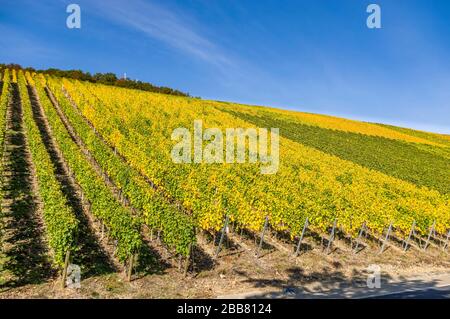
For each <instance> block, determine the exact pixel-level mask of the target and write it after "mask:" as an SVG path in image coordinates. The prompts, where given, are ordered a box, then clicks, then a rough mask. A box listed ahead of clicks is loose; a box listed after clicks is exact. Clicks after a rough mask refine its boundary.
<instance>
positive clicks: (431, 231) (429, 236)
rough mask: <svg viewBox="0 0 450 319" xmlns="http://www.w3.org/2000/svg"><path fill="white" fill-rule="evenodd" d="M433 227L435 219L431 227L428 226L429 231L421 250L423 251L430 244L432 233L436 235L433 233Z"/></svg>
mask: <svg viewBox="0 0 450 319" xmlns="http://www.w3.org/2000/svg"><path fill="white" fill-rule="evenodd" d="M435 227H436V221H434V222H433V225H432V226H431V228H430V232H429V233H428V238H427V241H426V243H425V246H424V247H423V250H424V251H425V250H427V248H428V245H429V244H430V239H431V236H432V235H433V234H435V235H436V233H435Z"/></svg>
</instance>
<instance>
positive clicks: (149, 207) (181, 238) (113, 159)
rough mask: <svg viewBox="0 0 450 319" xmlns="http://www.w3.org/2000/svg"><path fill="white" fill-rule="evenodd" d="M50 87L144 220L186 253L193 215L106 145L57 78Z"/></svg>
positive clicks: (50, 81)
mask: <svg viewBox="0 0 450 319" xmlns="http://www.w3.org/2000/svg"><path fill="white" fill-rule="evenodd" d="M47 86H48V87H49V88H50V89H51V91H52V93H53V94H54V96H55V98H56V99H57V101H58V104H59V106H60V107H61V109H62V111H63V113H64V114H65V116H66V118H67V119H68V121H69V122H70V125H71V126H72V127H73V128H74V130H75V132H76V134H77V135H78V136H79V138H80V139H81V140H82V141H83V143H84V145H85V146H86V147H87V148H88V150H89V151H90V153H91V154H92V155H93V157H94V158H95V159H96V161H97V162H98V163H99V165H100V166H101V167H102V169H103V170H104V171H106V172H107V174H108V176H110V177H111V179H112V180H113V181H114V183H115V184H116V185H117V187H118V188H119V189H120V190H121V191H122V192H123V194H125V196H126V197H127V198H128V199H129V200H130V203H131V205H132V206H133V207H135V208H137V209H138V210H139V211H141V212H143V216H142V218H143V219H144V222H145V223H146V224H147V225H148V226H149V227H151V228H154V229H158V230H160V231H161V232H162V240H163V242H164V243H165V244H166V245H167V246H168V247H170V248H173V249H175V251H176V252H177V253H181V254H184V255H187V254H188V253H189V245H191V244H194V243H195V240H196V237H195V231H194V225H193V221H192V220H191V217H190V216H187V215H186V214H184V213H182V212H180V211H178V210H177V208H176V207H174V206H173V205H169V204H168V203H167V201H166V200H164V198H162V196H161V194H159V193H157V191H155V190H154V189H153V188H152V187H149V185H148V183H147V182H146V180H145V179H144V178H143V177H142V176H141V175H140V174H139V173H138V172H137V171H136V170H134V169H132V168H131V167H130V166H129V165H128V164H127V163H125V162H124V161H123V160H122V159H120V158H119V157H118V156H117V155H116V154H114V152H113V150H112V149H111V148H110V147H109V146H107V145H105V143H104V142H103V141H102V140H101V139H100V138H99V137H98V136H97V135H96V134H95V132H94V131H93V130H92V129H91V127H90V126H89V124H88V123H87V122H86V121H85V119H84V118H83V117H82V115H81V114H79V113H78V112H77V111H76V110H75V109H74V107H73V106H72V105H71V104H70V101H69V100H68V99H67V98H66V97H65V96H64V94H63V92H62V90H61V87H60V86H59V85H58V83H57V82H55V80H54V79H52V78H51V77H48V78H47Z"/></svg>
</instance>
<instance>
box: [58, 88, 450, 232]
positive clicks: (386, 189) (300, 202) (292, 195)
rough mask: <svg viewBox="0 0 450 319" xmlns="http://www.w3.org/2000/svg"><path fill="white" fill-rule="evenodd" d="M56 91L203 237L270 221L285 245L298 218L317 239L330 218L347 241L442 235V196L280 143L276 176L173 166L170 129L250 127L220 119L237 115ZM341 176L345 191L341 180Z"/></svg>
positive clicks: (131, 93) (367, 128) (445, 217)
mask: <svg viewBox="0 0 450 319" xmlns="http://www.w3.org/2000/svg"><path fill="white" fill-rule="evenodd" d="M49 81H58V80H56V79H49ZM62 83H63V85H64V88H65V90H67V92H68V93H69V94H70V96H71V97H72V99H73V100H74V101H75V103H76V104H77V105H78V107H79V108H80V111H81V112H82V114H83V115H84V116H85V117H86V118H87V119H88V120H89V121H90V122H91V123H92V124H93V125H94V126H95V128H96V130H98V132H100V133H101V134H102V135H103V136H104V137H105V138H106V139H107V140H108V142H109V143H110V144H111V145H112V146H114V147H115V148H117V150H118V151H119V152H120V153H121V154H122V155H124V156H125V158H126V159H127V161H128V163H129V164H130V165H132V166H133V167H135V168H136V169H138V170H139V171H140V172H142V173H143V174H145V175H146V176H147V177H149V178H150V179H151V180H153V181H154V182H155V184H157V185H159V186H160V187H162V188H164V190H165V191H166V192H167V193H168V194H169V195H170V196H172V197H173V198H176V199H177V200H179V201H180V202H181V203H182V204H183V205H184V206H185V207H187V208H189V209H192V211H193V212H194V216H195V218H196V221H197V224H198V225H199V226H200V227H201V228H204V229H209V230H212V229H214V230H218V229H220V227H221V226H222V224H223V219H224V215H225V214H229V216H230V218H231V220H232V221H234V222H235V223H236V224H237V225H238V226H239V227H245V228H247V229H249V230H253V231H258V230H260V229H261V227H262V225H263V224H264V219H265V217H266V216H269V219H270V224H271V227H273V228H274V229H276V230H280V231H288V232H289V233H290V234H291V236H292V237H293V236H296V235H298V233H299V232H300V231H301V228H302V226H303V222H304V220H305V218H306V217H308V218H309V219H310V221H311V224H312V227H313V228H315V229H317V230H318V231H320V232H325V231H326V230H327V228H328V227H329V226H330V225H332V223H333V221H334V220H335V219H336V218H337V219H338V223H339V226H340V227H341V228H343V229H344V230H345V231H346V232H348V233H349V234H351V235H355V234H356V233H357V231H358V229H359V228H360V227H361V225H362V224H363V223H364V222H366V223H367V226H368V227H369V228H370V229H371V231H373V232H374V233H375V234H380V233H381V232H382V231H383V229H384V228H385V227H387V225H389V223H391V222H393V223H394V226H395V228H396V230H397V231H398V232H399V233H400V234H402V235H403V234H405V233H407V232H408V231H409V229H410V227H411V224H412V222H413V221H414V220H415V221H416V223H417V227H418V231H419V232H421V233H422V234H424V233H426V232H427V231H428V228H429V227H430V226H431V224H432V223H433V221H434V220H436V222H437V229H438V231H439V232H440V233H445V232H446V230H447V229H449V228H450V201H449V197H448V196H447V195H441V194H440V193H438V192H437V191H434V190H429V189H427V188H420V187H417V186H415V185H414V184H411V183H408V182H405V181H402V180H399V179H396V178H393V177H390V176H387V175H385V174H382V173H380V172H376V171H373V170H370V169H367V168H364V167H361V166H359V165H356V164H354V163H352V162H349V161H345V160H342V159H340V158H338V157H335V156H332V155H329V154H326V153H323V152H320V151H318V150H315V149H313V148H310V147H306V146H304V145H302V144H299V143H296V142H293V141H291V140H288V139H285V138H280V169H279V171H278V173H277V174H275V175H261V174H260V172H259V167H260V166H259V165H260V164H248V163H246V164H239V165H238V164H213V165H211V164H174V163H173V162H172V160H171V157H170V152H171V149H172V147H173V145H174V142H173V141H172V140H171V138H170V136H171V133H172V131H173V129H175V128H177V127H186V128H188V129H190V130H191V131H192V126H193V121H194V120H196V119H202V120H203V126H204V127H205V128H206V127H218V128H221V129H222V130H223V131H225V128H238V127H243V128H245V127H252V125H251V124H249V123H247V122H245V121H243V120H241V119H237V118H236V117H233V116H232V115H230V114H229V113H227V112H223V111H222V110H223V108H225V107H238V106H233V105H231V104H224V103H219V102H211V101H202V100H198V99H192V98H185V97H176V96H168V95H162V94H155V93H148V92H142V91H136V90H128V89H123V88H117V87H110V86H103V85H98V84H91V83H81V82H77V81H71V80H63V81H62ZM57 85H58V84H57ZM60 85H61V84H59V86H60ZM55 86H56V85H55ZM239 107H240V106H239ZM247 108H248V109H251V107H248V106H247ZM286 114H289V115H290V116H296V117H298V119H299V120H301V121H304V122H308V121H309V122H308V123H310V124H314V125H322V126H324V127H333V128H334V129H342V130H348V131H354V132H359V133H364V134H370V135H377V136H384V137H389V138H395V139H403V140H410V141H414V142H423V141H421V140H420V138H414V137H411V136H408V135H406V134H401V133H398V132H395V131H391V130H389V129H383V128H380V127H378V126H373V125H369V124H365V123H357V122H353V121H348V120H341V119H336V118H331V117H324V116H318V115H309V114H308V115H304V114H300V113H298V114H297V115H295V114H296V113H293V112H286ZM280 129H281V130H282V128H280ZM426 142H428V141H426ZM343 176H344V177H345V180H347V182H343V181H342V180H343V179H342V178H341V177H343Z"/></svg>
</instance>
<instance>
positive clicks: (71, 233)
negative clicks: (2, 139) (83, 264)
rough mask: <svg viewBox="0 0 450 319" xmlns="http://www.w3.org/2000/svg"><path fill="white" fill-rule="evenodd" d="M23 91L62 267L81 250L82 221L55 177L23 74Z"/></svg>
mask: <svg viewBox="0 0 450 319" xmlns="http://www.w3.org/2000/svg"><path fill="white" fill-rule="evenodd" d="M18 83H19V90H20V98H21V101H22V105H23V120H24V125H25V129H26V136H27V140H28V145H29V148H30V152H31V157H32V161H33V163H34V166H35V168H36V177H37V183H38V189H39V195H40V198H41V199H42V202H43V218H44V222H45V226H46V231H47V237H48V243H49V246H50V248H51V250H52V252H53V257H54V262H55V263H56V264H57V265H59V266H62V265H63V264H64V258H65V254H66V252H68V251H75V250H76V248H77V237H78V229H79V227H78V226H79V225H78V220H77V218H76V216H75V213H74V212H73V210H72V208H71V207H70V206H69V205H68V203H67V200H66V198H65V197H64V194H63V193H62V191H61V184H60V183H59V182H58V180H57V179H56V177H55V167H54V165H53V163H52V161H51V158H50V155H49V154H48V152H47V149H46V147H45V145H44V142H43V140H42V136H41V134H40V131H39V128H38V126H37V124H36V123H35V121H34V119H33V113H32V106H31V103H30V99H29V96H28V94H27V84H26V80H25V77H24V75H23V73H22V72H19V82H18Z"/></svg>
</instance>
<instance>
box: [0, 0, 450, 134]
mask: <svg viewBox="0 0 450 319" xmlns="http://www.w3.org/2000/svg"><path fill="white" fill-rule="evenodd" d="M1 2H2V3H1V6H0V48H1V49H0V62H3V63H5V62H6V63H9V62H15V63H20V64H22V65H25V66H33V67H36V68H48V67H57V68H61V69H71V68H76V69H82V70H85V71H90V72H108V71H111V72H114V73H117V74H123V73H124V72H126V73H127V75H128V77H131V78H135V79H139V80H144V81H149V82H151V83H154V84H157V85H164V86H170V87H174V88H177V89H180V90H183V91H187V92H189V93H190V94H192V95H194V96H201V97H203V98H208V99H216V100H226V101H235V102H241V103H249V104H257V105H268V106H275V107H280V108H285V109H295V110H301V111H307V112H314V113H323V114H332V115H338V116H343V117H348V118H354V119H360V120H366V121H376V122H383V123H391V124H397V125H401V126H407V127H414V128H418V129H424V130H430V131H436V132H442V133H450V19H449V18H448V17H449V15H450V1H448V0H384V1H381V0H372V1H360V0H292V1H288V0H278V1H276V0H259V1H251V0H183V1H181V0H180V1H176V0H164V1H153V0H149V1H144V0H126V1H119V0H108V1H103V0H83V1H82V0H71V1H64V0H39V1H36V0H2V1H1ZM70 3H77V4H79V5H80V7H81V23H82V27H81V29H78V30H77V29H68V28H67V27H66V18H67V16H68V13H66V6H67V5H68V4H70ZM370 3H377V4H379V5H380V6H381V10H382V29H378V30H375V29H368V28H367V26H366V18H367V16H368V14H367V13H366V7H367V6H368V5H369V4H370Z"/></svg>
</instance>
